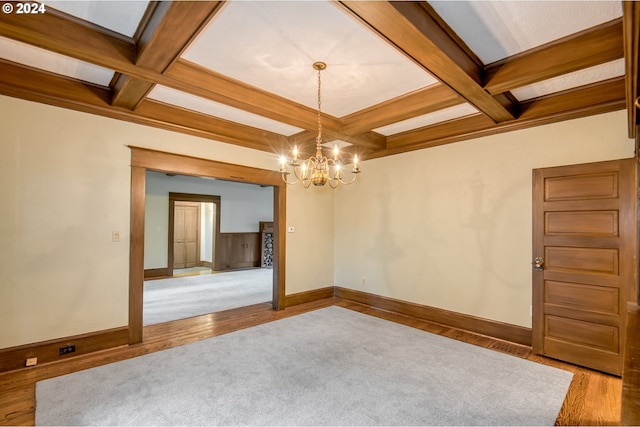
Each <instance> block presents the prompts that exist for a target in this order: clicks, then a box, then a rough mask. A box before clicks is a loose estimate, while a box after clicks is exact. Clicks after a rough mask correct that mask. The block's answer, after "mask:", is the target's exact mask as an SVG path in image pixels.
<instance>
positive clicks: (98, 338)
mask: <svg viewBox="0 0 640 427" xmlns="http://www.w3.org/2000/svg"><path fill="white" fill-rule="evenodd" d="M128 342H129V328H128V327H126V326H123V327H121V328H114V329H107V330H103V331H98V332H91V333H88V334H82V335H75V336H70V337H65V338H59V339H54V340H49V341H42V342H37V343H32V344H25V345H21V346H16V347H9V348H5V349H1V350H0V372H6V371H12V370H14V369H22V368H24V367H25V362H26V360H27V359H28V358H31V357H37V358H38V365H41V364H43V363H48V362H55V361H58V360H63V359H67V358H69V357H74V356H80V355H83V354H88V353H93V352H95V351H100V350H106V349H109V348H114V347H119V346H122V345H127V344H128ZM67 345H75V346H76V350H75V352H73V353H69V354H65V355H62V356H61V355H60V347H63V346H67Z"/></svg>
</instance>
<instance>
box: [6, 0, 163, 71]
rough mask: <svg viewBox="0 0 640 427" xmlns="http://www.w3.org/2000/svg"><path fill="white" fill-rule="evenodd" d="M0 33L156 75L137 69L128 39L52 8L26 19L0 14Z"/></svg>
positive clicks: (95, 61) (107, 64) (84, 58)
mask: <svg viewBox="0 0 640 427" xmlns="http://www.w3.org/2000/svg"><path fill="white" fill-rule="evenodd" d="M0 35H2V36H4V37H8V38H11V39H13V40H17V41H20V42H23V43H28V44H31V45H33V46H36V47H40V48H42V49H47V50H50V51H53V52H57V53H60V54H62V55H66V56H70V57H72V58H76V59H80V60H82V61H85V62H89V63H92V64H95V65H99V66H101V67H105V68H108V69H112V70H116V71H120V72H123V73H128V72H131V73H132V74H134V75H136V76H137V77H141V78H146V77H151V76H153V75H155V73H153V72H147V73H142V72H138V71H137V70H136V67H135V65H134V62H135V59H136V46H135V44H134V43H133V40H132V39H131V38H129V37H125V36H123V35H121V34H118V33H116V32H114V31H110V30H107V29H105V28H102V27H99V26H97V25H93V24H91V23H89V22H87V21H84V20H82V19H79V18H75V17H73V16H71V15H68V14H66V13H64V12H60V11H58V10H55V9H53V8H51V7H47V12H46V13H43V14H34V15H29V16H28V19H24V17H23V16H22V15H18V14H16V13H3V14H0ZM141 71H142V70H141ZM148 80H152V79H151V78H149V79H148Z"/></svg>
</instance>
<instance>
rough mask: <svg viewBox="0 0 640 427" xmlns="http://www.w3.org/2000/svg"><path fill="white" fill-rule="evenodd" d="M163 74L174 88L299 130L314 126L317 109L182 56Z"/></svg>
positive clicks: (332, 121) (333, 125)
mask: <svg viewBox="0 0 640 427" xmlns="http://www.w3.org/2000/svg"><path fill="white" fill-rule="evenodd" d="M165 76H167V77H168V78H170V79H171V81H172V83H173V88H174V89H178V90H183V91H185V92H189V93H192V94H193V95H197V96H201V97H203V98H207V99H210V100H212V101H216V102H219V103H221V104H225V105H228V106H231V107H234V108H238V109H241V110H244V111H248V112H250V113H254V114H258V115H261V116H263V117H267V118H270V119H272V120H277V121H279V122H282V123H287V124H289V125H292V126H296V127H299V128H302V129H315V128H317V126H318V112H317V110H314V109H313V108H309V107H307V106H304V105H300V104H297V103H295V102H291V101H289V100H288V99H286V98H283V97H280V96H277V95H275V94H273V93H270V92H267V91H263V90H260V89H257V88H255V87H253V86H250V85H247V84H244V83H242V82H239V81H237V80H233V79H231V78H229V77H227V76H224V75H222V74H219V73H216V72H214V71H211V70H209V69H207V68H204V67H201V66H199V65H197V64H194V63H192V62H189V61H186V60H184V59H179V60H178V61H176V62H175V63H174V64H173V66H172V67H171V68H170V69H168V70H167V71H166V73H165ZM322 124H323V126H325V127H327V129H333V130H337V129H338V128H339V125H340V124H339V122H338V119H336V118H334V117H331V116H329V115H326V114H324V115H323V116H322Z"/></svg>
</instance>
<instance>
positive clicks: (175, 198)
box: [167, 192, 221, 277]
mask: <svg viewBox="0 0 640 427" xmlns="http://www.w3.org/2000/svg"><path fill="white" fill-rule="evenodd" d="M176 202H198V203H214V204H215V205H216V223H215V226H214V242H215V244H216V247H215V248H214V254H215V253H216V252H217V245H218V240H219V238H220V203H221V199H220V196H212V195H209V194H191V193H172V192H169V229H168V233H167V234H168V242H169V243H168V247H167V264H168V266H167V275H168V276H169V277H171V276H173V261H174V253H173V237H174V235H173V232H174V230H173V226H174V221H175V218H174V213H175V211H174V209H175V203H176ZM198 253H199V249H198ZM211 262H212V267H211V268H212V269H213V266H214V265H215V260H211Z"/></svg>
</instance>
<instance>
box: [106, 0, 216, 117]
mask: <svg viewBox="0 0 640 427" xmlns="http://www.w3.org/2000/svg"><path fill="white" fill-rule="evenodd" d="M220 5H221V2H217V1H206V2H182V1H178V2H175V1H174V2H151V3H150V4H149V8H148V9H147V13H146V16H145V17H144V18H143V20H142V22H143V25H142V26H141V28H139V29H138V31H137V33H136V35H135V36H134V40H135V43H136V46H137V59H136V65H137V66H139V67H144V68H147V69H150V70H154V71H156V72H158V73H163V72H164V71H165V70H166V69H167V68H168V67H170V66H171V64H173V62H174V61H175V60H176V59H178V57H179V56H180V55H181V54H182V52H183V51H184V50H185V49H186V48H187V46H189V44H190V43H191V42H192V41H193V40H194V39H195V38H196V36H197V35H198V34H199V33H200V31H201V30H202V29H203V28H204V27H205V26H206V25H207V23H208V22H209V21H210V20H211V19H212V18H213V16H214V15H215V14H216V13H217V12H218V11H219V10H220V8H221V7H220ZM153 86H154V83H153V82H150V81H148V80H143V79H139V78H136V77H133V76H130V75H126V74H119V75H118V76H117V78H116V79H115V82H114V84H112V90H113V93H114V94H113V105H114V106H117V107H123V108H129V109H134V108H135V107H136V106H137V105H138V103H139V102H140V101H142V100H143V99H144V97H145V96H146V95H147V93H148V92H149V91H150V90H151V89H152V88H153Z"/></svg>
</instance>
